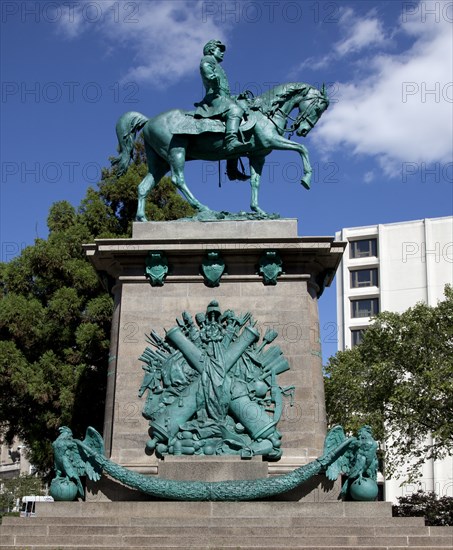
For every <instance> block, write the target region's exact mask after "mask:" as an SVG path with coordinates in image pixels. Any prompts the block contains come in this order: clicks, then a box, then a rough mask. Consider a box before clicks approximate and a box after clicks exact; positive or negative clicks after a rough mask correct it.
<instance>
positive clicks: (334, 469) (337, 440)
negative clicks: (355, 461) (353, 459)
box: [323, 426, 350, 481]
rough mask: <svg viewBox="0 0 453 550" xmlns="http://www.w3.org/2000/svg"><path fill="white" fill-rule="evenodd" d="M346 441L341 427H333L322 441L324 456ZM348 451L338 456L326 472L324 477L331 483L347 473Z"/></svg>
mask: <svg viewBox="0 0 453 550" xmlns="http://www.w3.org/2000/svg"><path fill="white" fill-rule="evenodd" d="M345 441H346V436H345V433H344V430H343V428H342V426H334V427H333V428H332V429H331V430H330V431H329V433H328V434H327V436H326V439H325V441H324V453H323V454H324V455H325V454H326V453H329V452H331V451H333V450H335V449H336V448H337V447H339V446H340V445H341V444H342V443H344V442H345ZM349 455H350V451H349V450H347V451H346V452H345V453H344V454H342V455H340V456H339V457H338V458H337V459H336V460H335V461H334V462H332V464H330V465H329V467H328V468H327V470H326V477H327V478H328V479H330V480H332V481H335V480H336V479H338V477H339V476H340V475H341V474H347V473H348V472H349V464H350V459H349Z"/></svg>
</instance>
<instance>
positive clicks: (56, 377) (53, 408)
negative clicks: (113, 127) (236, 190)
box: [0, 142, 193, 472]
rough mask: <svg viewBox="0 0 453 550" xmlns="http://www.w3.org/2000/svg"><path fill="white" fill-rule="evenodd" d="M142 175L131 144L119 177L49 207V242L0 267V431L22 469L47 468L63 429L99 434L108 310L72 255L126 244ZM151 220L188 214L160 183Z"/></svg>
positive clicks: (108, 176) (106, 175) (82, 260)
mask: <svg viewBox="0 0 453 550" xmlns="http://www.w3.org/2000/svg"><path fill="white" fill-rule="evenodd" d="M145 174H146V165H145V164H144V155H143V143H142V142H139V143H138V144H137V147H136V150H135V156H134V159H133V162H132V164H131V167H130V169H129V170H128V172H127V173H126V174H125V175H123V176H122V177H120V178H118V179H117V178H116V175H115V170H114V169H105V170H104V171H103V174H102V180H101V182H100V183H99V185H98V189H97V190H95V189H93V188H88V189H87V192H86V195H85V197H84V199H83V200H82V202H81V204H80V206H79V207H78V208H77V209H76V208H74V207H73V206H72V205H71V204H69V203H68V202H67V201H60V202H57V203H55V204H54V205H53V206H52V207H51V209H50V212H49V215H48V221H47V223H48V227H49V236H48V238H47V239H46V240H44V239H37V240H36V241H35V244H34V245H33V246H29V247H27V248H26V249H25V250H23V251H22V253H21V254H20V256H18V257H16V258H14V259H13V260H12V261H10V262H9V263H3V264H0V277H1V278H0V430H1V432H2V433H3V434H4V436H5V438H6V439H7V440H12V438H13V437H14V436H15V435H16V436H18V437H20V438H21V439H22V440H23V441H24V442H25V443H26V444H27V448H28V451H29V458H30V460H31V462H32V463H33V464H34V465H35V466H36V467H37V468H38V469H39V470H40V471H41V472H46V471H48V470H49V468H50V467H51V466H52V450H51V442H52V441H53V440H54V439H55V438H56V436H57V435H58V432H57V431H58V427H59V426H61V425H68V426H70V427H71V429H72V430H73V432H74V434H75V435H76V436H81V435H82V434H83V433H84V431H85V429H86V426H87V425H92V426H94V427H95V428H96V429H98V430H102V424H103V409H104V404H103V401H104V395H105V378H106V368H107V363H108V352H109V337H110V323H111V315H112V300H111V298H110V296H109V295H108V293H107V291H106V289H105V288H104V287H103V286H102V284H101V282H100V280H99V278H98V276H97V274H96V272H95V270H94V268H93V267H92V266H91V264H90V263H89V262H88V261H87V259H86V257H85V253H84V250H83V247H82V245H83V244H84V243H90V242H93V240H94V239H95V238H108V237H129V236H130V233H131V227H132V220H133V216H134V211H135V208H136V204H137V202H136V201H137V198H136V196H137V185H138V184H139V183H140V181H141V180H142V178H143V176H144V175H145ZM148 202H149V204H148V205H147V216H148V219H151V220H162V219H176V218H179V217H183V216H190V215H192V214H193V210H192V209H191V208H190V206H189V205H188V204H187V203H186V202H185V201H184V200H183V199H182V197H180V196H179V195H178V193H177V192H176V191H175V188H174V186H173V185H172V184H171V181H170V180H169V178H163V179H162V180H161V182H160V184H159V185H158V186H157V188H156V189H155V190H154V191H153V193H151V195H150V200H149V201H148Z"/></svg>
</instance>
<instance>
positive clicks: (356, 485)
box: [324, 426, 378, 500]
mask: <svg viewBox="0 0 453 550" xmlns="http://www.w3.org/2000/svg"><path fill="white" fill-rule="evenodd" d="M344 441H346V436H345V433H344V430H343V428H342V427H341V426H335V427H334V428H333V429H332V430H331V431H330V432H329V433H328V434H327V437H326V441H325V444H324V452H325V453H326V452H329V451H330V450H332V449H335V448H336V447H337V446H338V445H341V443H343V442H344ZM376 453H377V442H376V441H375V440H374V439H373V433H372V430H371V428H370V426H362V428H360V429H359V431H358V433H357V439H354V441H353V442H352V444H351V445H350V447H349V449H348V451H347V452H346V453H345V454H344V455H342V456H341V457H339V459H338V460H336V461H335V462H333V463H332V464H331V465H330V466H329V467H328V468H327V471H326V476H327V477H328V478H329V479H331V480H335V479H337V478H338V477H339V476H340V475H341V474H344V475H346V476H348V477H347V478H346V481H345V482H344V484H343V487H342V489H341V495H342V496H343V497H350V498H352V499H353V500H375V498H376V497H377V494H378V487H377V483H376V479H377V471H378V460H377V454H376Z"/></svg>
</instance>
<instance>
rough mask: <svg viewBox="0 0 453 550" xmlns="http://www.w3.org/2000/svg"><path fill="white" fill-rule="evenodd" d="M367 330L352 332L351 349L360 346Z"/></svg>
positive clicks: (361, 329)
mask: <svg viewBox="0 0 453 550" xmlns="http://www.w3.org/2000/svg"><path fill="white" fill-rule="evenodd" d="M364 330H365V329H363V328H359V329H354V330H351V347H352V348H353V347H354V346H357V345H359V344H360V343H361V342H362V339H363V332H364Z"/></svg>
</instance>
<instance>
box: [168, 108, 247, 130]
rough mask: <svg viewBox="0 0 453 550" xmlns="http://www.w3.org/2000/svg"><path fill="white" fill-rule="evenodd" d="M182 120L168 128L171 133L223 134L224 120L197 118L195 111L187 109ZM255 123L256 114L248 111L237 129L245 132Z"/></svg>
mask: <svg viewBox="0 0 453 550" xmlns="http://www.w3.org/2000/svg"><path fill="white" fill-rule="evenodd" d="M185 115H186V116H185V117H184V120H183V122H182V123H181V122H180V121H179V122H178V125H177V126H175V128H170V129H171V132H172V133H173V134H185V135H187V134H189V135H199V134H204V133H206V132H211V133H214V134H225V131H226V128H225V122H223V120H220V119H218V118H198V117H195V111H187V112H186V113H185ZM255 124H256V116H255V113H254V112H253V111H251V112H248V113H247V115H246V118H243V119H242V121H241V125H240V126H239V131H241V132H246V131H247V130H250V129H251V128H253V127H254V126H255Z"/></svg>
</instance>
